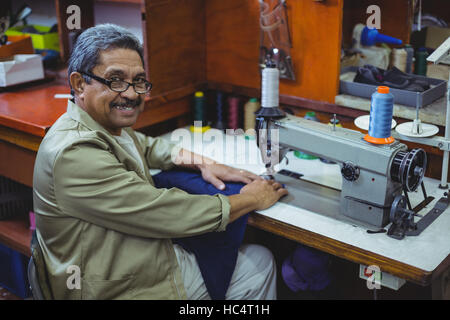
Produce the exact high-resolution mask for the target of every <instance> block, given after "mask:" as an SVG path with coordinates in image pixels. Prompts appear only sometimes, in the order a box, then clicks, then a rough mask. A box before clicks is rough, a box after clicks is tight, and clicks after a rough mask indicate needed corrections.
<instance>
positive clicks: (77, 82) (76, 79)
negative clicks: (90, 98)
mask: <svg viewBox="0 0 450 320" xmlns="http://www.w3.org/2000/svg"><path fill="white" fill-rule="evenodd" d="M69 81H70V85H71V86H72V89H73V91H75V94H76V95H78V96H82V95H83V92H84V89H85V86H86V82H85V81H84V79H83V76H82V75H81V74H80V73H79V72H72V73H71V74H70V78H69Z"/></svg>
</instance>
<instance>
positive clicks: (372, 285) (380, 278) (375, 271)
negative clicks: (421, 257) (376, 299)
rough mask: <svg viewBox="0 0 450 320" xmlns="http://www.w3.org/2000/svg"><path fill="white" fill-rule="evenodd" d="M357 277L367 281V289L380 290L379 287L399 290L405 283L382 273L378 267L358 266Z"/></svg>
mask: <svg viewBox="0 0 450 320" xmlns="http://www.w3.org/2000/svg"><path fill="white" fill-rule="evenodd" d="M359 277H360V278H361V279H365V280H366V281H367V288H368V289H381V286H383V287H388V288H390V289H393V290H398V289H400V288H401V287H402V286H403V285H404V284H405V283H406V280H405V279H401V278H398V277H396V276H393V275H392V274H390V273H387V272H383V271H381V270H380V268H379V267H378V266H365V265H362V264H360V265H359Z"/></svg>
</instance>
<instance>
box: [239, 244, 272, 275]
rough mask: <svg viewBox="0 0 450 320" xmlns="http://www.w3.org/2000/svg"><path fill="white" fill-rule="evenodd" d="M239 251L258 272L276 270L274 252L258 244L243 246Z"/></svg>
mask: <svg viewBox="0 0 450 320" xmlns="http://www.w3.org/2000/svg"><path fill="white" fill-rule="evenodd" d="M239 251H240V252H241V253H242V254H243V255H244V256H245V257H247V258H248V259H249V260H250V261H251V262H252V265H254V268H255V269H257V270H255V271H256V272H268V271H274V270H275V259H274V257H273V254H272V252H271V251H270V250H269V249H267V248H266V247H263V246H261V245H258V244H245V245H242V246H241V248H240V249H239Z"/></svg>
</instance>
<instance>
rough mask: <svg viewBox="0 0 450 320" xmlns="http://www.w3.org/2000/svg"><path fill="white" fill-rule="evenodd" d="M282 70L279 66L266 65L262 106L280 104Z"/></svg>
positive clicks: (263, 78)
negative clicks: (279, 69)
mask: <svg viewBox="0 0 450 320" xmlns="http://www.w3.org/2000/svg"><path fill="white" fill-rule="evenodd" d="M279 84H280V72H279V71H278V68H276V67H274V68H270V67H266V68H264V69H263V71H262V85H261V89H262V90H261V91H262V92H261V96H262V97H261V107H263V108H274V107H278V105H279V89H278V87H279Z"/></svg>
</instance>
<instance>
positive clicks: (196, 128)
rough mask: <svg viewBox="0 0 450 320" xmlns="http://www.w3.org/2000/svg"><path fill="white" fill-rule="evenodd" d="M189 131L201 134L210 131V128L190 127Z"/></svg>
mask: <svg viewBox="0 0 450 320" xmlns="http://www.w3.org/2000/svg"><path fill="white" fill-rule="evenodd" d="M189 129H190V130H191V132H200V133H203V132H206V131H208V130H209V129H211V127H210V126H204V127H197V126H191V127H190V128H189Z"/></svg>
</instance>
